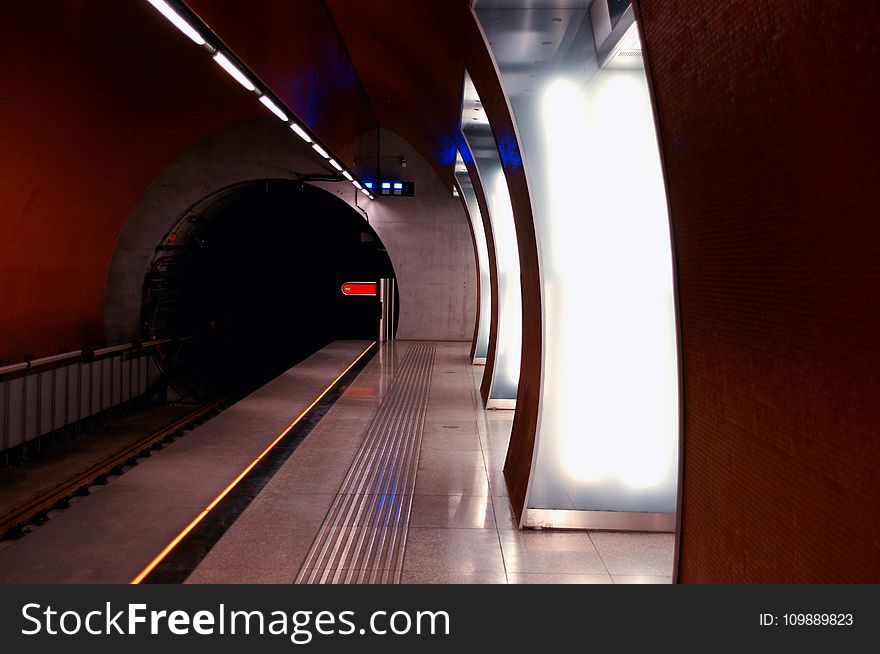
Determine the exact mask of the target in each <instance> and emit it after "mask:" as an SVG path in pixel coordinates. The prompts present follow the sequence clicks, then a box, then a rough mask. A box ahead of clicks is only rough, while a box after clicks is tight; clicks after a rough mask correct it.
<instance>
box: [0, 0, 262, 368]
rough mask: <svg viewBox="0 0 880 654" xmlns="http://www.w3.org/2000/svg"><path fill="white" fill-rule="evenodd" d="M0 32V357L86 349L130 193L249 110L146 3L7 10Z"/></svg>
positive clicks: (1, 13)
mask: <svg viewBox="0 0 880 654" xmlns="http://www.w3.org/2000/svg"><path fill="white" fill-rule="evenodd" d="M0 24H2V25H3V30H2V31H3V38H2V40H0V70H2V71H3V95H2V100H0V124H2V125H3V136H2V147H0V234H2V237H0V358H2V359H10V360H20V359H21V358H22V357H23V356H24V354H25V353H28V354H31V355H45V354H52V353H56V352H58V351H61V350H67V349H75V348H77V347H80V346H82V345H86V344H96V343H99V342H100V339H101V337H102V336H101V335H102V312H103V295H104V284H105V279H106V275H107V268H108V266H109V262H110V257H111V255H112V252H113V247H114V244H115V242H116V237H117V233H118V231H119V229H120V227H121V226H122V224H123V222H124V221H125V219H126V217H127V216H128V214H129V212H130V211H131V209H132V207H133V206H134V204H135V202H136V201H137V199H138V197H139V196H140V194H141V193H142V192H143V190H144V188H145V187H146V186H147V184H149V182H150V181H151V180H152V179H153V177H154V176H155V175H156V174H157V173H158V172H159V171H160V170H161V169H162V168H163V167H164V166H165V165H166V164H168V163H169V162H170V161H171V160H172V159H173V158H174V157H175V156H176V155H177V154H178V153H179V152H181V151H182V150H184V149H186V148H187V147H189V146H190V145H192V144H193V143H195V142H197V141H199V140H201V139H203V138H205V137H206V136H208V135H209V134H211V133H212V132H214V131H216V130H219V129H222V128H224V127H226V126H228V125H230V124H232V123H235V122H237V121H240V120H242V119H245V118H248V117H251V116H254V115H261V111H262V109H263V108H262V106H261V105H259V104H258V103H256V102H254V101H253V99H251V98H248V97H247V95H246V94H244V93H239V92H238V89H236V88H235V82H234V81H231V80H229V79H227V78H226V76H225V74H224V73H223V71H222V70H219V68H218V67H217V66H216V64H214V63H213V62H212V61H211V59H210V57H209V56H208V55H207V54H206V53H204V52H201V51H200V50H199V49H198V47H197V46H195V45H194V44H193V43H192V42H191V41H189V40H188V39H186V38H185V37H183V36H182V35H179V34H178V33H177V31H176V30H174V29H173V28H170V27H169V25H168V24H167V23H166V21H165V20H164V19H163V18H162V17H161V16H160V15H159V14H158V13H157V12H156V11H155V10H154V9H153V8H152V7H151V6H150V5H148V4H147V3H146V2H136V3H129V2H125V3H121V2H113V1H105V2H61V1H58V2H52V3H45V2H41V3H30V2H13V3H10V2H7V3H3V7H2V9H0ZM178 37H180V38H178Z"/></svg>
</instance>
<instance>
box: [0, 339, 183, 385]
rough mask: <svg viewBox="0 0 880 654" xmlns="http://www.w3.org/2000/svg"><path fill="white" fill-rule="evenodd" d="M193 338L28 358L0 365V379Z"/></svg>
mask: <svg viewBox="0 0 880 654" xmlns="http://www.w3.org/2000/svg"><path fill="white" fill-rule="evenodd" d="M194 338H198V336H197V335H195V334H192V335H189V336H182V337H180V338H155V339H152V340H149V341H144V342H139V341H132V342H131V343H122V344H120V345H110V346H108V347H102V348H99V349H97V350H90V349H87V348H83V349H80V350H72V351H71V352H64V353H63V354H53V355H52V356H48V357H40V358H39V359H29V360H27V361H22V362H20V363H13V364H9V365H6V366H0V380H2V379H3V378H5V377H11V376H14V375H20V374H21V373H24V374H25V375H27V374H29V373H30V372H31V371H34V370H36V369H45V368H48V367H49V366H53V365H58V364H61V363H65V364H66V363H75V362H76V361H77V360H79V361H95V360H99V359H103V358H105V357H108V356H112V355H114V354H120V353H123V352H144V351H146V350H151V349H153V348H156V347H159V346H161V345H167V344H169V343H182V342H184V341H190V340H192V339H194Z"/></svg>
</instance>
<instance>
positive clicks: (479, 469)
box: [403, 343, 673, 584]
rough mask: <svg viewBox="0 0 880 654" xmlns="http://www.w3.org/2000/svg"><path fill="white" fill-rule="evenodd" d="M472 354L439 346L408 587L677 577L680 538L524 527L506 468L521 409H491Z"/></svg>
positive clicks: (462, 348) (409, 547) (406, 574)
mask: <svg viewBox="0 0 880 654" xmlns="http://www.w3.org/2000/svg"><path fill="white" fill-rule="evenodd" d="M467 355H468V345H467V344H465V343H442V344H438V346H437V354H436V358H435V363H434V371H433V384H432V387H431V397H430V400H429V404H428V415H427V419H426V422H425V431H424V437H423V441H422V452H421V460H420V463H419V476H418V479H417V481H416V491H415V498H414V501H413V508H412V515H411V517H410V526H411V528H410V536H409V542H408V543H407V548H406V558H405V561H404V568H403V570H404V574H403V581H404V583H525V584H533V583H564V584H573V583H586V584H594V583H670V581H671V576H672V549H673V536H672V535H671V534H646V533H635V534H634V533H612V532H560V531H520V530H519V529H517V525H516V523H515V521H514V518H513V513H512V510H511V508H510V502H509V500H508V498H507V488H506V485H505V483H504V478H503V475H502V473H501V470H502V468H503V467H504V458H505V455H506V453H507V444H508V440H509V437H510V428H511V425H512V422H513V411H502V410H498V411H484V410H482V408H481V406H482V403H481V401H480V398H479V396H478V391H477V389H478V387H479V383H480V379H481V375H482V368H481V367H478V366H472V365H470V363H469V362H468V360H467ZM465 390H467V392H465Z"/></svg>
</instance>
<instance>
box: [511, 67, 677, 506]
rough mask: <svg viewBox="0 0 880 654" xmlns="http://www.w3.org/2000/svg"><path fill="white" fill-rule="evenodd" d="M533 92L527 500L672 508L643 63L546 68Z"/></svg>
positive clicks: (661, 239) (669, 351)
mask: <svg viewBox="0 0 880 654" xmlns="http://www.w3.org/2000/svg"><path fill="white" fill-rule="evenodd" d="M534 95H535V98H534V99H533V100H530V101H529V100H523V102H532V103H534V104H533V105H532V107H533V110H532V111H527V112H521V115H523V116H529V115H532V116H538V117H539V118H538V119H537V120H536V121H535V124H529V123H528V121H522V122H520V123H519V128H520V134H521V135H522V138H523V141H524V144H525V147H524V150H525V154H526V155H527V156H529V159H528V161H529V162H533V163H534V164H535V165H534V167H532V168H530V170H529V173H530V176H531V179H532V180H533V182H534V183H533V188H539V189H541V190H540V191H538V192H537V193H536V194H535V197H534V201H535V205H536V206H535V209H536V210H535V213H534V215H535V222H536V232H537V234H538V242H539V245H540V248H541V261H542V269H541V274H542V286H543V291H544V297H543V301H544V326H545V335H544V357H543V358H544V367H543V371H542V389H541V409H540V414H539V421H538V430H537V438H536V455H535V456H536V460H535V463H534V474H533V477H532V481H531V485H530V491H529V497H528V499H527V507H530V508H541V509H568V510H594V511H632V512H645V513H674V512H675V508H676V506H675V505H676V486H677V476H678V473H677V461H678V369H677V368H678V362H677V354H676V335H675V318H674V301H673V276H672V249H671V245H670V237H669V224H668V213H667V208H666V196H665V191H664V187H663V177H662V172H661V167H660V157H659V152H658V149H657V140H656V135H655V132H654V121H653V115H652V110H651V104H650V100H649V96H648V88H647V83H646V79H645V74H644V72H643V71H622V70H619V71H614V70H603V71H600V72H599V73H598V74H597V75H596V76H595V77H593V78H592V79H591V80H589V81H588V80H582V79H578V78H566V77H558V78H556V79H552V80H550V81H549V82H548V84H547V85H546V86H545V87H544V88H543V90H542V92H541V93H535V94H534ZM530 147H531V150H530ZM541 150H543V151H541Z"/></svg>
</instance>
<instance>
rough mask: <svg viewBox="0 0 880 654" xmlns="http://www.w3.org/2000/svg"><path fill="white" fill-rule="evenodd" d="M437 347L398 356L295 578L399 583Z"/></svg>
mask: <svg viewBox="0 0 880 654" xmlns="http://www.w3.org/2000/svg"><path fill="white" fill-rule="evenodd" d="M434 351H435V347H434V344H433V343H416V344H413V345H412V346H411V347H410V348H409V351H408V352H407V353H406V355H405V356H404V358H403V360H402V361H401V363H400V366H399V368H398V372H397V375H396V376H395V378H394V381H393V383H392V385H391V387H390V388H389V391H388V394H387V395H386V396H385V398H384V400H383V401H382V404H381V405H380V406H379V409H378V411H377V412H376V415H375V416H374V418H373V421H372V422H371V423H370V425H369V427H368V428H367V433H366V435H365V437H364V441H363V444H362V445H361V447H360V449H359V450H358V452H357V454H356V455H355V458H354V461H353V462H352V464H351V467H350V468H349V471H348V473H347V474H346V476H345V479H344V480H343V482H342V485H341V486H340V489H339V493H338V494H337V496H336V498H335V499H334V501H333V504H332V505H331V507H330V509H329V511H328V512H327V516H326V517H325V518H324V522H323V524H322V525H321V528H320V529H319V531H318V534H317V536H316V537H315V541H314V543H312V547H311V549H310V550H309V553H308V554H307V555H306V558H305V560H304V562H303V565H302V568H301V569H300V571H299V574H298V575H297V578H296V582H295V583H298V584H335V583H384V584H395V583H400V577H401V572H402V570H403V555H404V546H405V544H406V537H407V532H408V528H409V516H410V510H411V507H412V496H413V491H414V490H415V484H416V471H417V469H418V462H419V451H420V449H421V442H422V432H423V429H424V423H425V412H426V410H427V406H428V392H429V389H430V384H431V370H432V368H433V365H434Z"/></svg>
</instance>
